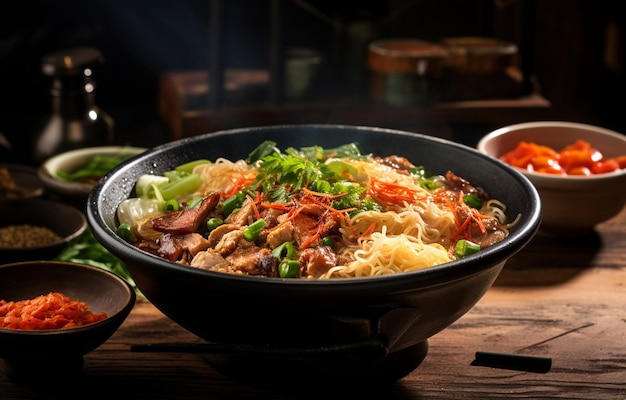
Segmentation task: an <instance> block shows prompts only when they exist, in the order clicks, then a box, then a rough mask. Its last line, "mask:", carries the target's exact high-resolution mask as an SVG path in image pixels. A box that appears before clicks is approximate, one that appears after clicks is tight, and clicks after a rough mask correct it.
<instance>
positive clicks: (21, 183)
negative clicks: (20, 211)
mask: <svg viewBox="0 0 626 400" xmlns="http://www.w3.org/2000/svg"><path fill="white" fill-rule="evenodd" d="M3 168H4V169H6V170H7V171H8V173H9V176H10V178H11V180H12V181H13V183H15V186H16V190H12V191H11V192H10V193H7V194H5V195H4V197H3V196H2V191H1V190H0V199H2V198H15V199H23V198H30V197H40V196H41V195H42V194H43V192H44V184H43V182H42V181H41V179H39V176H38V173H37V169H36V168H35V167H31V166H29V165H20V164H0V169H3Z"/></svg>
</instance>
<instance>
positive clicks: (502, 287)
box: [0, 209, 626, 400]
mask: <svg viewBox="0 0 626 400" xmlns="http://www.w3.org/2000/svg"><path fill="white" fill-rule="evenodd" d="M197 340H198V339H197V337H196V336H194V335H193V334H191V333H189V332H188V331H186V330H185V329H183V328H181V327H180V326H178V325H177V324H175V323H174V322H172V321H171V320H170V319H168V318H167V317H165V316H164V315H163V314H162V313H161V312H160V311H158V310H157V309H156V308H155V307H154V306H152V305H151V304H150V303H149V302H148V301H147V300H145V299H143V298H140V299H139V300H138V302H137V304H136V306H135V308H134V310H133V311H132V313H131V314H130V316H129V317H128V319H127V320H126V321H125V322H124V324H123V325H122V326H121V327H120V329H119V330H118V331H117V332H116V333H115V334H114V335H113V336H112V337H111V338H110V339H109V340H108V341H107V342H106V343H104V344H103V345H102V346H100V347H99V348H97V349H96V350H94V351H93V352H91V353H89V354H88V355H86V356H85V369H84V373H83V375H82V376H81V377H79V378H72V379H68V380H67V381H61V382H58V383H57V384H52V383H51V384H49V385H48V386H47V387H39V388H35V387H30V386H24V385H20V384H17V383H14V382H12V381H11V380H10V379H8V378H7V376H6V375H5V374H4V373H3V370H2V368H3V366H1V365H0V399H2V400H18V399H19V400H22V399H28V400H38V399H57V398H59V399H100V398H102V399H118V398H119V399H184V400H194V399H326V398H341V399H346V398H350V399H358V398H363V399H419V400H425V399H590V400H591V399H593V400H600V399H611V400H615V399H618V400H620V399H621V400H626V209H624V210H623V211H622V212H621V214H620V215H618V216H617V217H615V218H613V219H611V220H609V221H607V222H605V223H603V224H601V225H599V226H597V227H596V229H595V231H594V232H591V233H590V234H588V235H586V236H585V237H582V238H577V239H560V238H553V237H547V236H544V235H542V234H541V233H540V234H538V235H537V236H536V237H535V238H534V239H533V240H532V241H531V243H529V245H528V246H527V247H526V248H524V249H523V250H522V251H521V252H520V253H518V254H517V255H516V256H514V257H513V258H511V259H510V260H509V262H508V263H507V264H506V266H505V267H504V269H503V271H502V273H501V274H500V276H499V278H498V280H497V281H496V282H495V284H494V286H493V287H492V288H490V289H489V291H488V292H487V293H486V295H485V296H484V297H483V298H482V299H481V300H480V301H479V302H478V304H476V306H475V307H474V308H473V309H472V310H470V312H468V313H467V314H466V315H465V316H463V317H462V318H460V319H459V320H458V321H457V322H455V323H454V324H453V325H451V326H450V327H448V328H447V329H445V330H444V331H442V332H440V333H438V334H437V335H435V336H433V337H432V338H430V339H429V351H428V354H427V356H426V358H425V359H424V361H423V362H422V364H421V365H419V366H418V367H417V368H416V369H415V370H414V371H413V372H412V373H410V374H409V375H408V376H406V377H404V378H402V379H400V380H399V381H397V382H395V383H393V384H391V385H389V386H384V387H380V388H367V389H365V390H362V388H364V387H365V386H366V385H365V382H360V381H358V380H355V381H353V382H346V385H345V387H343V388H335V389H332V388H329V387H326V386H325V385H323V384H321V382H317V381H314V380H312V379H311V378H310V377H307V376H302V379H301V382H297V383H295V384H294V385H291V386H289V387H286V386H284V385H282V384H281V378H280V373H279V372H277V377H276V382H272V383H270V384H268V385H259V384H250V383H245V382H242V381H239V380H237V379H234V378H231V377H226V376H223V375H222V374H220V373H219V372H217V371H216V370H215V369H213V368H212V367H211V366H210V365H209V364H208V363H206V362H205V360H204V358H203V357H202V356H201V355H198V354H193V353H149V352H131V351H130V346H131V345H133V344H143V343H155V342H194V341H197ZM478 351H488V352H500V353H510V354H519V355H534V356H542V357H550V358H551V359H552V365H551V368H550V370H549V371H548V372H545V373H543V372H526V371H519V370H511V369H502V368H494V367H484V366H477V365H472V364H473V361H474V357H475V354H476V352H478ZM50 362H51V368H53V367H54V360H50Z"/></svg>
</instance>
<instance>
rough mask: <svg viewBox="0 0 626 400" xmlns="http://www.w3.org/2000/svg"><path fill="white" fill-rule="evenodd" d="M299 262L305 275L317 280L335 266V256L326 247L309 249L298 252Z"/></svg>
mask: <svg viewBox="0 0 626 400" xmlns="http://www.w3.org/2000/svg"><path fill="white" fill-rule="evenodd" d="M299 261H300V264H301V266H302V268H303V270H304V271H305V273H306V275H308V276H312V277H313V278H319V277H320V276H321V275H322V274H324V273H326V272H328V270H329V269H330V268H332V267H334V266H335V265H337V254H335V252H334V251H333V249H331V248H330V247H328V246H318V247H309V248H307V249H304V250H302V252H300V259H299Z"/></svg>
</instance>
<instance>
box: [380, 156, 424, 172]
mask: <svg viewBox="0 0 626 400" xmlns="http://www.w3.org/2000/svg"><path fill="white" fill-rule="evenodd" d="M378 162H379V163H381V164H383V165H386V166H388V167H391V168H394V169H397V170H398V171H408V170H410V169H411V168H415V165H413V164H412V163H411V162H410V161H409V160H408V159H406V158H404V157H400V156H389V157H384V158H379V159H378Z"/></svg>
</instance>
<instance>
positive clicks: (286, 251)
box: [272, 242, 296, 260]
mask: <svg viewBox="0 0 626 400" xmlns="http://www.w3.org/2000/svg"><path fill="white" fill-rule="evenodd" d="M295 252H296V249H295V248H294V247H293V243H291V242H285V243H283V244H281V245H280V246H278V247H276V248H275V249H274V250H272V255H273V256H274V257H276V258H278V259H279V260H282V259H283V258H287V259H292V258H293V256H294V254H295Z"/></svg>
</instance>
